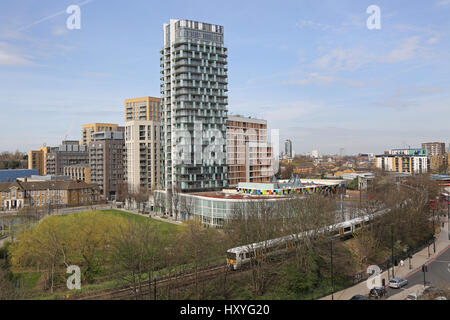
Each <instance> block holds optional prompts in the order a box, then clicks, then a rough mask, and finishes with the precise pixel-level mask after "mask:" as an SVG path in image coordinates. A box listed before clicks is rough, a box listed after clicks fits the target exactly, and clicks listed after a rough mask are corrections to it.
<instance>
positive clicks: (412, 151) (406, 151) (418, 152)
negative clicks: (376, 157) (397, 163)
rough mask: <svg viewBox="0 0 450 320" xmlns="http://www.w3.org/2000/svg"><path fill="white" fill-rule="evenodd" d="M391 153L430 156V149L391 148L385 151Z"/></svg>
mask: <svg viewBox="0 0 450 320" xmlns="http://www.w3.org/2000/svg"><path fill="white" fill-rule="evenodd" d="M385 154H390V155H407V156H428V154H429V153H428V150H426V149H421V148H403V149H391V150H388V151H386V152H385Z"/></svg>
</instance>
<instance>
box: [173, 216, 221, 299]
mask: <svg viewBox="0 0 450 320" xmlns="http://www.w3.org/2000/svg"><path fill="white" fill-rule="evenodd" d="M186 224H187V225H186V227H185V228H184V229H183V231H182V233H181V234H180V237H179V238H178V240H177V243H178V245H177V247H180V248H181V249H182V257H183V258H184V260H185V261H186V262H187V263H189V264H191V265H192V266H193V268H194V273H195V280H194V285H195V295H196V299H200V298H201V297H200V292H199V290H198V275H199V269H200V268H201V267H202V266H205V265H207V264H208V261H209V259H211V257H214V256H215V255H218V254H220V253H221V252H223V250H224V238H223V236H222V235H221V233H220V232H219V231H218V230H217V229H213V228H205V227H204V226H203V225H202V224H201V222H200V221H197V220H190V221H188V222H187V223H186Z"/></svg>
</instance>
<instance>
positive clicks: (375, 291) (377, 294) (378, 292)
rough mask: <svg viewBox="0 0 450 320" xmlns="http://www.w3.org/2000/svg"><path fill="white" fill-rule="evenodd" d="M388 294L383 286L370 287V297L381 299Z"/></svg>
mask: <svg viewBox="0 0 450 320" xmlns="http://www.w3.org/2000/svg"><path fill="white" fill-rule="evenodd" d="M385 295H386V289H385V288H383V287H373V288H372V289H370V292H369V298H375V299H379V298H381V297H384V296H385Z"/></svg>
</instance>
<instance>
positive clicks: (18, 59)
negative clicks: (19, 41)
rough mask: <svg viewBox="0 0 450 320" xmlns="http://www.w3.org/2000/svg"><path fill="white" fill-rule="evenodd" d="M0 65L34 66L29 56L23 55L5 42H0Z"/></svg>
mask: <svg viewBox="0 0 450 320" xmlns="http://www.w3.org/2000/svg"><path fill="white" fill-rule="evenodd" d="M0 65H2V66H14V67H31V66H36V64H35V63H34V62H32V61H31V60H30V57H28V56H24V55H23V54H21V53H20V52H19V50H18V49H16V48H15V47H13V46H11V45H10V44H8V43H6V42H0Z"/></svg>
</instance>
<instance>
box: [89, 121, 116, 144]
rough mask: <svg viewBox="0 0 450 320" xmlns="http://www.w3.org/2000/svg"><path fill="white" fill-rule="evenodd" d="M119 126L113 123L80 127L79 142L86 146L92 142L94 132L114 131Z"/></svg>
mask: <svg viewBox="0 0 450 320" xmlns="http://www.w3.org/2000/svg"><path fill="white" fill-rule="evenodd" d="M118 126H119V125H117V124H113V123H90V124H85V125H83V126H82V127H81V137H82V139H81V142H80V144H82V145H84V146H87V145H88V144H89V142H91V140H92V134H93V133H94V132H104V131H116V130H117V127H118Z"/></svg>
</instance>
